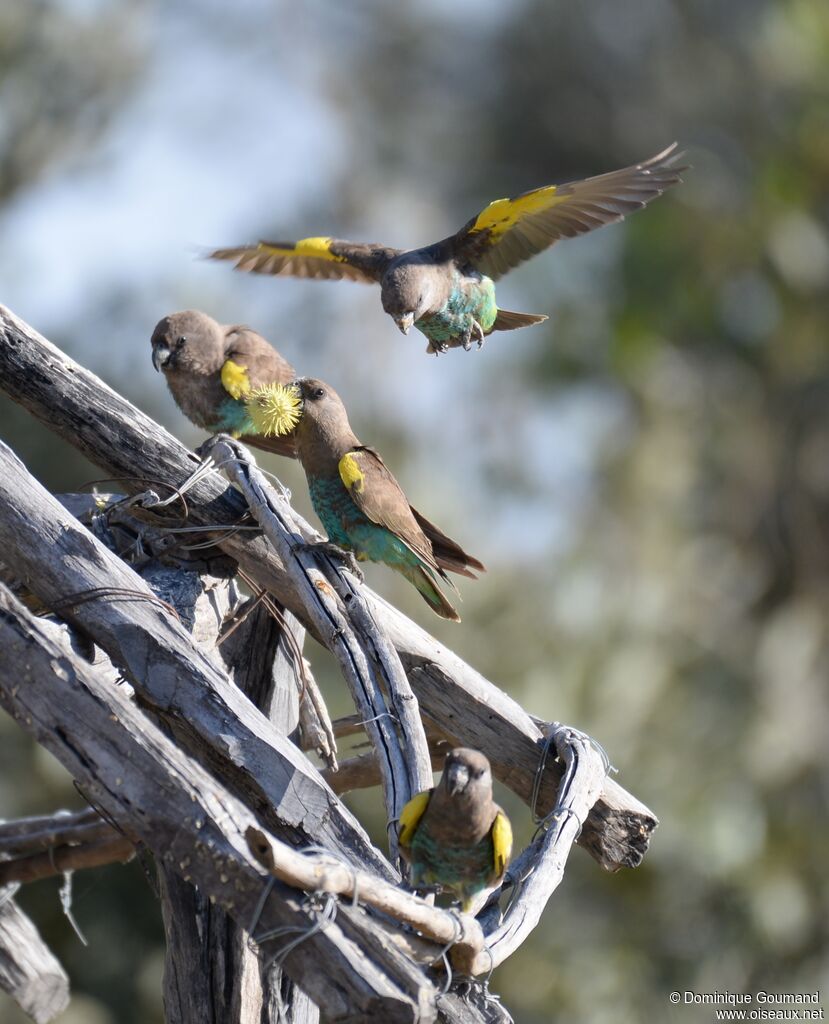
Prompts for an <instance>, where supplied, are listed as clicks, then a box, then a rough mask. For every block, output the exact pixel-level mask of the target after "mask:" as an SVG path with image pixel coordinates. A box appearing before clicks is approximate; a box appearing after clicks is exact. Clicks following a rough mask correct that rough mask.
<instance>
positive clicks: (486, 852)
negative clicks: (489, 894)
mask: <svg viewBox="0 0 829 1024" xmlns="http://www.w3.org/2000/svg"><path fill="white" fill-rule="evenodd" d="M411 862H412V882H413V884H414V885H424V884H425V885H434V884H439V885H444V886H446V887H447V888H449V889H453V890H454V891H455V892H456V893H458V894H459V895H460V896H462V897H464V898H466V897H468V896H471V895H474V894H475V893H476V892H480V891H481V889H485V888H486V887H487V885H488V884H489V883H490V880H491V878H492V875H493V865H494V863H495V852H494V850H493V846H492V837H491V835H487V836H486V837H485V838H484V839H482V840H481V842H480V843H478V844H477V846H473V847H469V846H453V845H452V844H450V843H446V842H442V843H439V842H437V841H435V840H433V839H432V837H431V836H430V835H429V833H428V830H427V829H426V828H425V827H424V826H423V825H421V827H420V828H419V829H418V830H417V831H416V832H415V835H414V839H413V840H412V846H411Z"/></svg>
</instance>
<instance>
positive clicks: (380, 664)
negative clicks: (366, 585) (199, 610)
mask: <svg viewBox="0 0 829 1024" xmlns="http://www.w3.org/2000/svg"><path fill="white" fill-rule="evenodd" d="M202 454H203V456H204V457H205V459H206V460H212V462H213V463H214V464H216V465H218V466H220V467H221V468H222V471H223V472H224V474H225V475H226V476H227V477H228V478H229V479H230V480H232V481H233V483H235V484H236V486H237V487H238V488H239V489H240V490H241V491H242V493H243V494H244V496H245V499H246V500H247V503H248V507H249V508H250V510H251V512H252V514H253V516H254V518H255V519H256V521H257V523H258V524H259V525H260V526H261V527H262V530H263V533H264V534H265V536H266V537H267V538H268V540H269V541H270V542H271V544H272V545H273V547H274V549H275V551H276V552H277V554H278V555H279V557H280V558H281V560H282V563H283V564H284V565H286V566H291V565H293V566H296V570H295V573H294V579H295V582H296V584H297V589H298V592H299V594H300V596H301V598H302V599H303V602H304V606H303V607H304V612H305V616H306V617H307V618H308V619H310V620H311V622H312V623H313V625H314V627H315V631H316V633H317V635H318V636H323V637H325V638H326V641H327V645H328V646H329V648H330V650H331V651H332V652H333V653H334V655H335V656H336V657H337V659H338V661H339V662H340V668H341V669H342V672H343V676H344V677H345V679H346V681H347V682H348V684H349V688H350V690H351V694H352V697H353V698H354V702H355V704H356V706H357V708H358V711H359V713H360V714H362V715H363V721H364V723H365V728H366V731H367V733H368V734H369V736H370V737H371V739H372V743H373V745H374V749H375V752H376V755H377V759H378V763H379V767H380V771H381V776H382V780H383V789H384V793H385V797H386V812H387V816H388V833H389V847H390V849H391V850H392V851H393V859H394V853H395V852H396V847H397V836H396V829H395V826H394V822H395V821H396V820H397V818H398V817H399V815H400V811H401V810H402V808H403V806H404V804H405V803H406V802H407V801H408V800H409V799H410V798H411V797H412V796H413V795H414V794H415V793H419V792H420V791H421V790H424V789H428V788H429V787H430V786H431V784H432V769H431V763H430V759H429V750H428V746H427V744H426V735H425V733H424V731H423V724H422V722H421V719H420V715H419V713H418V707H417V700H416V698H415V697H414V695H413V694H412V691H411V688H410V686H409V681H408V679H407V678H406V674H405V672H404V671H403V667H402V665H401V663H400V659H399V657H398V656H397V652H396V651H395V650H394V649H393V648H392V647H391V645H390V644H389V643H388V641H387V640H386V638H385V637H384V636H383V633H382V630H381V629H380V628H379V627H378V626H377V624H376V623H375V622H374V621H373V620H372V618H371V614H370V612H369V610H368V609H367V607H366V603H365V600H364V599H363V597H362V595H361V593H360V588H358V587H355V586H354V585H353V584H352V583H351V582H350V579H349V578H348V577H347V576H345V575H343V574H342V573H341V570H340V568H339V567H338V566H334V565H332V564H330V559H326V561H327V562H328V563H329V564H328V566H327V569H328V572H327V573H323V572H321V570H320V564H319V562H318V561H317V557H316V556H315V553H312V551H311V550H310V549H309V548H308V545H307V543H306V542H305V541H304V540H303V539H302V536H301V535H300V534H299V533H298V530H299V524H298V523H297V522H296V520H295V517H294V512H293V509H292V508H291V506H290V505H289V503H288V502H287V501H286V500H285V498H284V497H283V496H281V495H279V494H278V492H277V491H276V490H275V489H274V488H272V487H270V485H269V484H268V483H267V482H266V480H265V478H264V477H263V475H262V474H261V473H260V472H259V470H258V469H257V468H256V465H255V463H252V461H251V459H250V455H249V454H248V452H247V450H246V449H245V448H244V447H243V446H242V445H240V444H239V443H238V442H233V441H230V440H229V439H228V438H213V439H211V440H210V441H209V442H208V443H207V444H206V445H204V446H203V449H202ZM332 584H333V586H332ZM335 588H336V589H335ZM338 591H339V593H338ZM372 669H373V670H372ZM381 679H382V682H383V684H384V687H385V690H386V693H388V694H389V702H390V704H391V707H389V704H388V703H387V702H386V698H385V696H384V694H383V688H381V685H380V680H381ZM395 721H397V722H398V723H399V724H400V733H398V731H397V729H396V728H395V725H394V722H395Z"/></svg>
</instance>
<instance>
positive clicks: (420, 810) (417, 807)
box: [397, 789, 432, 846]
mask: <svg viewBox="0 0 829 1024" xmlns="http://www.w3.org/2000/svg"><path fill="white" fill-rule="evenodd" d="M431 795H432V791H431V789H424V790H423V792H422V793H418V794H417V796H413V797H412V798H411V800H410V801H409V802H408V803H407V804H406V806H405V807H404V808H403V810H402V811H401V812H400V821H399V822H398V826H399V831H398V834H397V839H398V842H399V843H400V845H401V846H411V845H412V840H413V839H414V834H415V832H417V826H418V825H419V824H420V819H421V818H422V817H423V815H424V814H425V813H426V808H427V807H428V806H429V797H430V796H431Z"/></svg>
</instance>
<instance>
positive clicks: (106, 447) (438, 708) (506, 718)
mask: <svg viewBox="0 0 829 1024" xmlns="http://www.w3.org/2000/svg"><path fill="white" fill-rule="evenodd" d="M0 387H2V388H3V389H4V390H6V391H7V393H8V394H9V396H10V397H11V398H12V399H14V400H15V401H17V402H19V403H21V404H22V405H24V406H25V407H26V408H28V409H29V410H30V411H31V412H32V413H33V414H34V415H35V416H37V417H38V418H39V419H40V420H42V421H43V422H44V423H45V424H46V425H47V426H48V427H49V428H50V429H52V430H53V431H55V432H56V433H57V434H59V435H60V436H61V437H64V438H65V439H66V440H67V441H68V442H69V443H71V444H73V445H74V446H75V447H76V448H78V449H79V450H80V451H82V452H83V453H84V454H85V455H86V456H87V457H88V458H89V459H91V460H92V461H93V462H96V463H97V464H98V465H100V466H101V467H103V469H104V471H105V472H107V473H109V474H112V475H113V476H118V477H127V478H132V479H131V481H130V480H127V481H125V482H124V483H123V486H124V488H125V489H126V490H128V491H129V492H130V493H138V492H140V491H142V490H144V489H145V488H146V486H147V483H148V481H150V480H152V481H160V483H161V484H162V485H164V486H166V487H167V488H169V489H170V490H171V491H172V490H173V489H175V488H176V487H177V486H178V485H179V484H180V483H181V482H182V481H183V480H184V479H186V478H187V477H188V476H189V475H190V473H191V472H192V471H193V469H194V468H195V465H196V463H195V461H194V458H193V456H192V454H191V453H189V452H188V451H187V449H185V448H184V447H183V446H182V445H181V444H180V443H179V442H178V441H176V440H175V439H174V438H173V437H171V436H170V435H169V434H168V433H167V432H166V431H164V430H163V429H161V428H160V427H159V426H158V425H157V424H156V423H154V422H153V421H152V420H151V419H150V418H149V417H147V416H145V415H144V414H143V413H141V412H140V411H139V410H138V409H136V408H135V407H134V406H132V405H130V403H129V402H127V401H125V400H124V399H123V398H122V397H121V396H120V395H118V394H116V393H115V392H113V391H112V390H111V389H110V388H108V387H107V386H106V385H105V384H104V383H103V382H102V381H100V380H99V379H98V378H97V377H95V376H94V375H93V374H91V373H89V372H88V371H86V370H84V369H83V368H82V367H80V366H78V364H77V363H74V362H73V361H72V360H71V359H69V358H68V357H67V356H65V355H64V354H63V353H62V352H60V350H59V349H57V348H55V347H54V346H53V345H51V344H50V343H49V342H47V341H46V340H45V339H44V338H42V337H41V336H40V335H39V334H38V333H37V332H36V331H34V330H33V329H32V328H30V327H28V326H27V325H26V324H24V323H23V322H22V321H20V320H18V319H17V318H15V317H14V315H13V314H12V313H10V312H9V311H7V310H3V308H2V307H0ZM188 500H189V503H190V518H189V520H188V523H189V525H193V526H198V525H201V526H213V527H215V528H216V529H217V534H216V536H217V538H218V537H219V532H218V531H219V528H223V527H226V526H227V525H228V524H232V523H235V522H237V521H238V520H239V519H240V517H241V516H242V515H244V513H245V511H246V508H245V505H244V503H243V501H242V499H241V497H240V496H239V495H238V494H236V493H234V492H233V491H232V489H229V488H226V487H224V486H223V484H222V483H221V482H220V481H219V480H218V479H217V478H216V477H215V476H212V477H208V478H206V479H203V480H202V481H200V483H199V484H198V485H197V486H196V487H194V488H193V489H192V490H191V491H190V492H189V494H188ZM155 522H156V523H162V524H163V523H164V520H160V519H158V518H156V520H155ZM176 522H178V520H177V519H176V518H175V516H172V515H171V517H170V518H168V520H167V523H168V525H170V524H175V523H176ZM306 530H307V533H306V532H305V531H306ZM302 532H303V535H304V536H306V539H309V540H313V539H314V536H315V535H314V532H313V531H312V530H310V528H309V527H307V525H306V526H305V527H304V529H303V531H302ZM219 546H220V547H221V548H222V550H223V551H224V552H225V553H226V554H228V555H230V556H231V557H232V558H233V559H235V560H236V561H237V562H238V563H239V565H240V567H241V569H242V570H243V571H244V572H245V574H246V575H247V576H248V577H249V578H250V579H251V580H252V581H253V582H254V583H255V584H256V586H258V587H260V588H262V589H265V590H269V591H270V592H271V593H273V594H275V595H278V597H279V599H280V601H281V602H282V603H283V604H284V605H285V606H286V607H288V608H289V609H290V610H291V611H293V612H294V613H295V614H297V615H298V616H299V617H300V618H303V616H304V612H303V603H302V601H301V599H300V597H299V595H298V594H297V592H296V588H295V584H294V581H293V579H292V576H291V574H289V573H287V572H286V570H285V567H284V566H283V564H282V563H281V562H280V560H279V558H278V557H277V556H276V554H275V553H274V552H273V551H271V550H270V548H269V546H268V545H267V543H266V542H265V541H264V539H263V538H261V537H255V536H252V535H250V534H249V533H245V534H241V533H237V534H235V535H233V536H225V537H224V539H221V540H220V542H219ZM364 593H366V594H367V597H368V600H369V603H370V605H371V612H372V615H373V617H374V619H375V620H376V621H377V622H378V624H379V625H380V626H381V628H382V629H383V631H384V632H385V633H386V634H387V635H388V636H389V637H390V638H391V641H392V643H393V644H394V646H395V647H396V649H397V651H398V654H399V655H400V659H401V661H402V663H403V667H404V669H405V670H406V672H407V673H408V675H409V679H410V681H411V684H412V688H413V690H414V692H415V694H416V695H417V698H418V700H419V701H420V706H421V710H422V712H423V713H424V715H427V716H428V717H429V718H431V719H432V720H433V722H434V723H437V724H438V726H439V728H440V731H441V732H442V733H443V734H445V735H446V736H447V737H450V738H451V739H452V741H453V742H454V741H459V742H462V743H464V744H467V745H470V746H476V747H478V748H479V749H481V750H483V751H484V752H485V753H486V754H487V756H488V757H489V759H490V761H491V762H492V765H493V770H494V773H495V775H496V776H497V777H498V778H499V779H500V780H501V781H502V782H503V783H504V784H505V785H507V786H509V787H510V788H511V789H512V790H514V791H515V792H516V793H517V794H518V795H519V796H520V797H522V799H524V800H525V801H527V802H529V800H530V797H531V793H532V788H533V779H534V777H535V770H536V766H537V764H538V758H539V754H540V746H541V743H542V731H541V729H539V727H538V725H537V724H536V722H534V721H533V719H532V718H531V717H530V716H529V715H528V714H527V713H526V712H525V711H524V710H523V709H522V708H521V707H520V706H519V705H518V704H517V703H516V702H515V701H513V700H511V698H509V697H508V696H507V695H506V694H505V693H503V691H501V690H500V689H498V687H496V686H494V685H493V684H492V683H490V682H488V681H487V680H486V679H484V678H483V677H482V676H481V675H480V674H479V673H478V672H476V671H475V670H474V669H472V668H471V667H470V666H468V665H466V664H465V663H464V662H463V661H462V660H461V659H460V658H458V657H457V656H455V655H454V654H452V653H451V652H450V651H447V650H446V649H445V648H443V647H442V646H441V645H440V644H438V643H437V641H436V640H435V639H434V638H433V637H431V636H429V634H428V633H426V632H425V631H424V630H422V629H421V628H420V627H418V626H417V625H415V624H414V623H413V622H411V620H409V619H407V618H406V617H405V616H404V615H402V614H401V613H400V612H398V611H396V610H395V609H393V608H391V607H390V606H389V605H387V604H386V603H385V602H383V601H382V600H381V599H380V598H378V597H376V596H375V595H371V594H370V592H368V591H367V589H365V588H364ZM305 624H306V626H307V625H309V623H308V622H307V621H306V622H305ZM318 639H319V637H318ZM560 777H561V769H560V767H559V766H558V765H553V766H551V767H550V768H549V769H548V771H547V772H545V780H544V784H543V786H542V790H541V794H540V802H539V809H540V810H541V811H542V812H544V811H545V810H549V809H551V808H552V806H553V805H554V803H555V793H556V788H557V785H558V782H559V780H560ZM656 825H657V820H656V817H655V815H654V814H653V812H652V811H650V810H649V809H648V808H647V807H645V806H644V804H642V803H640V801H638V800H637V799H636V798H635V797H633V796H631V794H629V793H627V792H626V791H625V790H624V789H622V787H621V786H619V785H618V784H617V783H616V782H614V781H613V780H611V779H606V780H605V782H604V786H603V790H602V794H601V796H600V798H599V800H598V801H597V802H596V804H595V806H594V808H593V810H592V811H591V813H590V815H589V816H588V819H587V821H586V822H585V825H584V828H583V829H582V833H581V836H580V837H579V844H580V845H582V846H584V847H585V848H586V849H587V850H588V851H589V852H590V853H591V854H592V856H593V857H595V859H596V860H597V861H598V862H599V863H600V864H601V865H602V866H603V867H605V868H607V869H609V870H616V869H618V868H619V867H622V866H628V867H635V866H636V865H638V864H639V863H640V862H641V860H642V857H643V856H644V854H645V852H646V851H647V848H648V843H649V840H650V835H651V833H652V832H653V829H654V828H655V827H656Z"/></svg>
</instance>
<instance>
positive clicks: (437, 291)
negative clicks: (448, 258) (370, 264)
mask: <svg viewBox="0 0 829 1024" xmlns="http://www.w3.org/2000/svg"><path fill="white" fill-rule="evenodd" d="M440 271H441V268H439V267H437V266H436V265H435V264H434V263H431V262H428V261H424V259H423V257H422V256H421V257H419V258H418V257H416V256H414V255H412V257H411V258H406V257H403V258H401V259H400V260H397V261H396V262H394V263H392V265H391V266H390V267H389V269H388V270H387V271H386V273H385V274H384V275H383V278H382V280H381V281H380V300H381V302H382V303H383V309H384V310H385V311H386V312H387V313H388V314H389V316H390V317H391V318H392V320H394V322H395V323H396V324H397V326H398V327H399V328H400V330H401V331H402V332H403V333H404V334H408V333H409V331H410V330H411V327H412V324H414V322H415V321H416V320H419V319H420V318H421V317H422V316H423V315H424V314H425V313H429V312H433V311H434V310H435V309H439V308H440V306H442V305H443V303H444V301H445V299H446V292H447V291H448V282H449V278H448V276H444V277H443V278H442V277H441V272H440Z"/></svg>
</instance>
